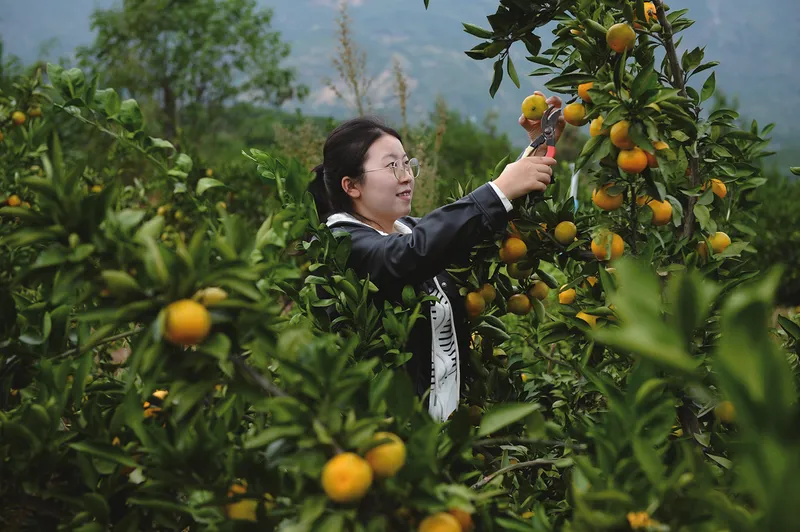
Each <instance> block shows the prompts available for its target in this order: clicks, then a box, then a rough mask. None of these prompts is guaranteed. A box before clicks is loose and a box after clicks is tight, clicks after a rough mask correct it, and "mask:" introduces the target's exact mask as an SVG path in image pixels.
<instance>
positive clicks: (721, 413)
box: [714, 401, 736, 423]
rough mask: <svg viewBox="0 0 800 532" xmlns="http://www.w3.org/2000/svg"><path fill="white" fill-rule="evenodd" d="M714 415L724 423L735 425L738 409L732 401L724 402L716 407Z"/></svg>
mask: <svg viewBox="0 0 800 532" xmlns="http://www.w3.org/2000/svg"><path fill="white" fill-rule="evenodd" d="M714 415H715V416H717V419H719V420H720V421H722V422H723V423H733V421H734V420H735V419H736V408H735V407H734V406H733V403H731V402H730V401H722V402H721V403H719V404H718V405H717V406H715V407H714Z"/></svg>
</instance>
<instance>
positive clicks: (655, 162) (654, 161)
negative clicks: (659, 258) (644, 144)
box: [642, 150, 658, 168]
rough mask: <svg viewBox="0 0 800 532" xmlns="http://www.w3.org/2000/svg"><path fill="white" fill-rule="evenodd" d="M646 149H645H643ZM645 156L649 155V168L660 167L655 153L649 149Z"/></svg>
mask: <svg viewBox="0 0 800 532" xmlns="http://www.w3.org/2000/svg"><path fill="white" fill-rule="evenodd" d="M642 151H644V150H642ZM644 155H645V157H647V166H648V168H658V159H656V156H655V154H652V153H650V152H649V151H645V152H644Z"/></svg>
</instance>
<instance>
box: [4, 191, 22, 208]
mask: <svg viewBox="0 0 800 532" xmlns="http://www.w3.org/2000/svg"><path fill="white" fill-rule="evenodd" d="M6 203H7V204H8V206H9V207H19V205H20V204H21V203H22V200H21V199H19V196H17V195H16V194H11V195H10V196H9V197H8V199H7V200H6Z"/></svg>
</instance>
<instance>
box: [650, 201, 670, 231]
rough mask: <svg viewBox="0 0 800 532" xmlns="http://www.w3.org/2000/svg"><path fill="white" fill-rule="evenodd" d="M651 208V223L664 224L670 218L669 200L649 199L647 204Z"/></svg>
mask: <svg viewBox="0 0 800 532" xmlns="http://www.w3.org/2000/svg"><path fill="white" fill-rule="evenodd" d="M647 205H648V206H649V207H650V208H651V209H653V225H657V226H660V225H666V224H668V223H669V222H670V221H671V220H672V205H671V204H670V202H669V201H666V200H664V201H658V200H655V199H654V200H650V202H649V203H648V204H647Z"/></svg>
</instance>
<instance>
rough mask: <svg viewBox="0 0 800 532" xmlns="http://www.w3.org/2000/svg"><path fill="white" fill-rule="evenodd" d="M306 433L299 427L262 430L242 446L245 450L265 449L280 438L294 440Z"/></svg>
mask: <svg viewBox="0 0 800 532" xmlns="http://www.w3.org/2000/svg"><path fill="white" fill-rule="evenodd" d="M305 432H306V429H305V427H302V426H300V425H291V426H280V427H270V428H268V429H265V430H262V431H261V432H259V433H258V434H256V435H255V436H253V437H251V438H248V439H246V440H245V441H244V443H243V444H242V447H244V448H245V449H258V448H260V447H265V446H267V445H269V444H270V443H272V442H274V441H275V440H278V439H281V438H296V437H298V436H302V435H303V434H304V433H305Z"/></svg>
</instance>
